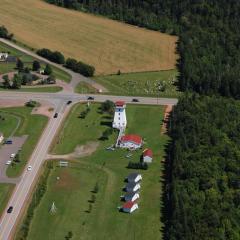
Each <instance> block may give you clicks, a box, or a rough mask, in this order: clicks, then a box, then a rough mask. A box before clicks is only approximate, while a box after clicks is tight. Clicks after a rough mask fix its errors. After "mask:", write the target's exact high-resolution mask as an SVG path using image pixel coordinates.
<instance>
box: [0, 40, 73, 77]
mask: <svg viewBox="0 0 240 240" xmlns="http://www.w3.org/2000/svg"><path fill="white" fill-rule="evenodd" d="M0 52H9V54H10V55H11V56H16V57H18V58H20V59H21V60H22V61H23V62H24V63H25V66H27V67H29V68H31V67H32V64H31V62H33V61H34V60H35V59H34V58H33V57H31V56H29V55H27V54H25V53H22V52H21V51H19V50H17V49H15V48H12V47H10V46H8V45H6V44H5V43H1V42H0ZM45 66H46V64H45V63H41V67H42V68H45ZM15 67H16V64H15V63H0V74H4V73H8V72H12V71H16V69H15ZM52 69H53V74H54V75H55V76H56V78H57V79H60V80H62V81H65V82H70V81H71V76H70V75H69V74H68V73H66V72H65V71H63V70H61V69H59V68H56V67H54V66H52Z"/></svg>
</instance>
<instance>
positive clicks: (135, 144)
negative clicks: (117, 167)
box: [120, 134, 143, 149]
mask: <svg viewBox="0 0 240 240" xmlns="http://www.w3.org/2000/svg"><path fill="white" fill-rule="evenodd" d="M142 144H143V140H142V138H141V137H140V136H138V135H134V134H129V135H125V136H122V137H121V139H120V147H121V148H128V149H137V148H140V147H141V146H142Z"/></svg>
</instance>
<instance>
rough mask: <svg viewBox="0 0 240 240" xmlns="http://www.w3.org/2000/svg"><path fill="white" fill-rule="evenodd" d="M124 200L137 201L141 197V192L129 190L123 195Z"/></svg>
mask: <svg viewBox="0 0 240 240" xmlns="http://www.w3.org/2000/svg"><path fill="white" fill-rule="evenodd" d="M123 199H124V201H126V202H129V201H131V202H135V201H136V200H137V199H139V193H136V192H128V193H126V194H125V195H124V197H123Z"/></svg>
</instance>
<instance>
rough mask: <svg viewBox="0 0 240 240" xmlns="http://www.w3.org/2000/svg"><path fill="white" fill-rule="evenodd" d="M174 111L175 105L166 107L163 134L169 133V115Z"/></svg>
mask: <svg viewBox="0 0 240 240" xmlns="http://www.w3.org/2000/svg"><path fill="white" fill-rule="evenodd" d="M172 109H173V105H167V106H165V109H164V119H163V125H162V129H161V134H164V133H166V132H167V124H168V120H169V115H170V113H171V112H172Z"/></svg>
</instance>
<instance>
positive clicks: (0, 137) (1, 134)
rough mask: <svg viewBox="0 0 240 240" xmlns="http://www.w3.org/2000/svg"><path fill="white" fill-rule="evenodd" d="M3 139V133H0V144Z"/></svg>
mask: <svg viewBox="0 0 240 240" xmlns="http://www.w3.org/2000/svg"><path fill="white" fill-rule="evenodd" d="M3 139H4V136H3V133H1V132H0V143H2V142H3Z"/></svg>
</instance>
